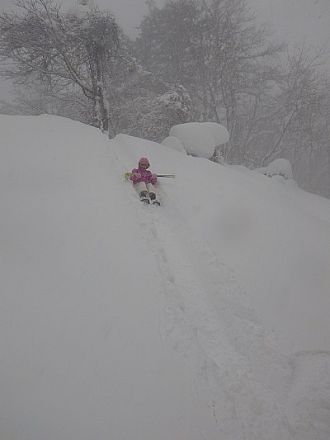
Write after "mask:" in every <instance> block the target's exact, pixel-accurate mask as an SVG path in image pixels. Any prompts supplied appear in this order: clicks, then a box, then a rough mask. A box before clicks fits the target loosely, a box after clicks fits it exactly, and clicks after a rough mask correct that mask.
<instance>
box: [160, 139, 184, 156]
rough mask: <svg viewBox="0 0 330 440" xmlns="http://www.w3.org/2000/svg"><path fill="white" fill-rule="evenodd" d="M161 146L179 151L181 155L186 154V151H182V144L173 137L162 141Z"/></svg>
mask: <svg viewBox="0 0 330 440" xmlns="http://www.w3.org/2000/svg"><path fill="white" fill-rule="evenodd" d="M162 144H163V145H165V146H166V147H169V148H172V150H176V151H180V152H181V153H185V154H186V150H185V149H184V146H183V145H182V142H181V141H180V139H178V138H177V137H175V136H168V137H167V138H165V139H164V140H163V141H162Z"/></svg>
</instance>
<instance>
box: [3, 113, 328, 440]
mask: <svg viewBox="0 0 330 440" xmlns="http://www.w3.org/2000/svg"><path fill="white" fill-rule="evenodd" d="M17 127H20V130H17ZM0 132H1V136H2V143H1V145H0V155H1V160H0V198H1V203H2V204H1V207H2V214H1V222H0V243H1V253H0V280H1V307H0V325H1V331H0V346H1V351H0V357H1V361H0V389H1V396H2V397H3V398H2V399H0V414H1V423H0V438H1V439H2V438H3V439H13V440H18V439H23V438H24V439H33V440H43V439H47V440H68V439H70V440H76V439H79V440H90V439H91V438H96V439H100V440H104V439H109V438H110V439H124V438H125V439H127V440H131V439H136V440H150V439H157V440H168V439H169V438H171V439H189V440H201V439H202V438H203V439H207V440H219V439H224V440H241V439H245V440H278V439H281V440H295V439H299V440H311V439H313V440H314V439H318V440H328V439H329V438H330V423H329V420H330V413H329V408H330V383H329V377H330V376H329V372H330V355H329V350H330V341H329V332H330V321H329V311H330V297H329V285H330V278H329V270H328V268H329V266H330V248H329V245H328V242H329V234H330V203H329V200H327V199H324V198H322V197H317V196H314V195H312V194H309V193H306V192H304V191H302V190H300V189H299V188H297V187H293V186H290V185H289V186H288V188H287V187H285V188H283V185H281V184H278V183H277V182H276V181H275V182H274V181H273V180H272V179H267V178H265V177H264V176H262V175H260V174H258V173H255V172H253V171H248V172H243V171H242V169H235V168H232V167H225V166H221V165H219V164H216V163H213V162H211V161H209V160H201V159H196V158H194V157H191V156H187V155H184V154H181V153H179V152H177V151H175V150H173V149H171V148H166V147H164V146H160V145H159V144H157V143H155V142H151V141H146V140H143V139H138V138H134V137H132V136H127V135H118V136H117V137H116V138H115V139H114V140H112V141H109V140H108V138H107V137H106V136H104V135H102V134H101V132H100V131H99V130H97V129H95V128H93V127H88V126H86V125H83V124H81V123H78V122H73V121H70V120H68V119H65V118H58V117H53V116H40V117H13V116H11V117H10V116H1V117H0ZM208 133H209V134H210V131H208ZM142 156H147V157H148V158H149V159H150V162H151V168H152V171H153V172H157V173H173V174H176V178H175V179H163V180H161V179H159V180H160V182H159V184H158V191H159V193H160V195H161V197H162V200H163V201H164V203H163V205H162V207H161V208H156V209H153V208H152V207H145V206H141V203H140V201H139V198H138V195H137V193H136V191H135V190H134V189H133V188H132V185H131V184H130V183H128V182H127V181H125V179H124V178H123V173H124V171H126V170H129V169H131V168H133V167H134V166H136V163H137V161H138V158H139V157H142ZM196 175H198V176H200V178H201V179H202V180H203V184H201V179H196ZM118 250H119V251H118ZM243 287H244V288H243ZM277 344H279V345H277ZM297 351H299V353H297Z"/></svg>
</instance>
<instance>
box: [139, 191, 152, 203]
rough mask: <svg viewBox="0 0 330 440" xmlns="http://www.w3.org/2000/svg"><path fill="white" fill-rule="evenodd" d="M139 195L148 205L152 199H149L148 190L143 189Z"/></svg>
mask: <svg viewBox="0 0 330 440" xmlns="http://www.w3.org/2000/svg"><path fill="white" fill-rule="evenodd" d="M139 196H140V200H141V202H143V203H145V204H146V205H149V203H150V200H149V199H148V192H147V191H141V192H140V194H139Z"/></svg>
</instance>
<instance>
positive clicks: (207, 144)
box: [170, 122, 229, 159]
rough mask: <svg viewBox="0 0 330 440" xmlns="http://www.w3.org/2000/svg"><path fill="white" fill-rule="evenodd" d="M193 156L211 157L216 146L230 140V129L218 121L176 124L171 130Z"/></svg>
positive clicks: (171, 134) (172, 134)
mask: <svg viewBox="0 0 330 440" xmlns="http://www.w3.org/2000/svg"><path fill="white" fill-rule="evenodd" d="M170 136H175V137H176V138H178V139H179V140H180V141H181V143H182V144H183V146H184V148H185V150H186V152H187V153H188V154H191V155H192V156H198V157H205V158H207V159H209V158H211V157H212V156H213V154H214V151H215V149H216V147H218V146H219V145H223V144H225V143H226V142H228V140H229V133H228V130H227V129H226V128H225V127H224V126H222V125H220V124H217V123H216V122H188V123H186V124H179V125H175V126H174V127H172V128H171V130H170Z"/></svg>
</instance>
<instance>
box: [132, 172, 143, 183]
mask: <svg viewBox="0 0 330 440" xmlns="http://www.w3.org/2000/svg"><path fill="white" fill-rule="evenodd" d="M139 179H141V174H140V173H133V174H132V175H131V180H133V182H135V181H136V180H139Z"/></svg>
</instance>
